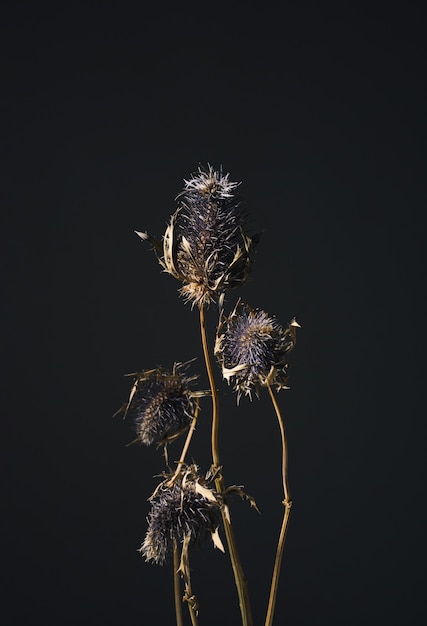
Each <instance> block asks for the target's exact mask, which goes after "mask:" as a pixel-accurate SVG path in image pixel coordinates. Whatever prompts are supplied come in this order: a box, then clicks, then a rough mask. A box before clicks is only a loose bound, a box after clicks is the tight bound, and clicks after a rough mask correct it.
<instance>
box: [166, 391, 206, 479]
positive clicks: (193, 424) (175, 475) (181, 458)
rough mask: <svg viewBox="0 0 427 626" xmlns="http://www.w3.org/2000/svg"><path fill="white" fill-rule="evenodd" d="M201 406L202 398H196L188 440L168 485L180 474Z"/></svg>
mask: <svg viewBox="0 0 427 626" xmlns="http://www.w3.org/2000/svg"><path fill="white" fill-rule="evenodd" d="M199 408H200V400H199V398H196V408H195V410H194V415H193V421H192V422H191V425H190V428H189V430H188V433H187V437H186V440H185V443H184V447H183V449H182V452H181V456H180V459H179V461H178V464H177V467H176V470H175V473H174V475H173V476H172V478H171V479H170V480H169V481H168V483H167V486H168V487H172V485H173V484H174V482H175V480H176V479H177V477H178V476H179V473H180V471H181V466H182V465H184V462H185V456H186V454H187V452H188V448H189V446H190V441H191V437H192V436H193V433H194V430H195V428H196V422H197V418H198V416H199Z"/></svg>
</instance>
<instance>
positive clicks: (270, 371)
mask: <svg viewBox="0 0 427 626" xmlns="http://www.w3.org/2000/svg"><path fill="white" fill-rule="evenodd" d="M299 327H300V326H299V324H298V323H297V321H296V320H295V319H293V320H292V321H291V322H290V324H289V325H288V327H287V328H286V329H283V328H282V327H281V326H280V324H279V323H278V322H277V320H276V319H275V318H274V317H272V316H270V315H268V313H266V312H265V311H262V310H259V309H256V310H253V309H251V308H250V307H248V306H247V305H243V304H242V303H241V302H240V301H239V302H238V303H237V305H236V307H235V309H234V311H233V312H232V313H231V315H229V316H228V317H224V316H221V319H220V323H219V326H218V331H217V338H216V345H215V355H216V357H217V359H218V362H219V364H220V366H221V368H222V374H223V376H224V378H225V379H226V380H227V381H228V382H229V383H230V380H231V379H233V381H234V390H235V391H236V392H237V398H238V400H239V399H240V397H241V396H242V395H247V396H249V397H250V398H252V391H255V393H256V394H257V388H258V386H259V385H261V386H265V385H266V384H267V383H268V384H270V385H274V386H275V387H276V388H277V389H278V390H279V389H283V388H286V385H287V368H288V364H287V362H286V355H287V353H288V352H289V351H290V350H292V348H293V347H294V346H295V343H296V329H297V328H299Z"/></svg>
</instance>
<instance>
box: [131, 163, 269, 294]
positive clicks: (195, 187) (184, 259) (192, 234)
mask: <svg viewBox="0 0 427 626" xmlns="http://www.w3.org/2000/svg"><path fill="white" fill-rule="evenodd" d="M184 182H185V186H184V190H183V191H182V193H181V194H179V196H178V198H179V199H180V203H179V206H178V209H177V210H176V211H175V213H174V214H173V215H172V216H171V219H170V222H169V225H168V227H167V229H166V232H165V235H164V237H163V246H162V244H161V243H160V242H158V241H156V240H155V239H154V238H153V237H151V236H150V235H148V234H147V233H141V232H137V234H138V235H139V236H140V237H141V238H142V239H144V240H148V241H150V242H151V243H152V244H153V246H154V247H155V248H156V249H157V252H158V258H159V261H160V263H161V265H162V266H163V267H164V269H165V271H166V272H168V273H169V274H171V275H172V276H174V277H175V278H177V279H179V280H181V281H182V282H183V283H184V286H183V287H182V288H181V290H180V291H181V294H182V295H183V296H184V297H185V298H186V299H187V300H188V301H191V302H192V303H193V304H198V305H204V304H209V303H210V302H211V301H212V300H214V299H217V298H218V299H222V298H223V296H224V294H225V292H226V291H227V290H229V289H232V288H233V287H236V286H238V285H240V284H242V283H243V282H245V280H246V279H247V277H248V275H249V272H250V268H251V263H252V260H251V255H252V251H253V247H254V246H255V244H256V243H257V241H258V239H259V236H258V235H255V236H253V237H249V236H248V235H247V234H246V233H245V230H244V229H245V227H246V224H247V213H246V210H245V209H244V207H243V205H242V203H241V201H240V199H239V198H238V197H237V195H236V188H237V187H238V185H239V183H235V182H232V181H230V180H229V174H225V175H223V174H222V171H221V170H220V171H219V172H218V171H215V170H214V169H213V168H212V167H211V166H209V167H208V169H207V170H203V169H201V168H199V172H198V174H195V175H193V176H192V177H191V178H190V179H189V180H185V181H184Z"/></svg>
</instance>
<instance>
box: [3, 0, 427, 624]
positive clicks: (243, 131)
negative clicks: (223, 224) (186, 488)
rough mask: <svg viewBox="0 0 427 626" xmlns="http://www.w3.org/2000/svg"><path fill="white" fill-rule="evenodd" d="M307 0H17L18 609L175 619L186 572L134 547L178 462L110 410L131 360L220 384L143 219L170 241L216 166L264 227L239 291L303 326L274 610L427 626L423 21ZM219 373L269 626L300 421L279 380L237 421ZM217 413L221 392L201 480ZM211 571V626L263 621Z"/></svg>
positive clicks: (254, 589)
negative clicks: (189, 198) (170, 465)
mask: <svg viewBox="0 0 427 626" xmlns="http://www.w3.org/2000/svg"><path fill="white" fill-rule="evenodd" d="M294 4H295V3H292V4H290V3H287V2H285V3H283V4H282V8H281V9H280V11H279V10H278V8H277V6H274V5H271V6H268V5H266V4H265V5H263V6H262V7H255V6H252V7H250V6H247V4H246V3H240V2H234V3H232V4H230V5H226V4H224V5H219V4H216V5H212V4H211V5H202V4H198V5H191V6H190V5H189V4H185V3H184V4H183V5H182V6H180V7H176V6H175V8H173V9H171V8H170V7H167V6H164V5H160V4H158V5H157V6H154V7H145V8H142V4H141V3H130V2H122V3H111V5H108V6H107V3H101V2H85V3H79V2H74V3H72V4H70V5H67V4H66V3H65V4H64V3H51V4H50V3H44V2H42V3H24V2H13V3H12V2H10V3H9V2H5V3H2V7H3V8H2V18H1V29H2V36H1V43H0V45H1V49H2V64H3V65H2V86H1V101H2V126H3V130H2V137H1V151H2V167H1V173H0V176H1V194H2V198H3V199H2V202H1V204H2V218H6V222H5V224H4V225H3V229H2V238H3V243H2V253H3V262H2V265H1V274H2V292H3V294H4V305H3V307H2V309H3V314H4V321H3V323H2V328H1V332H2V339H1V341H2V350H1V351H2V356H3V359H4V365H5V367H4V371H3V374H2V380H3V383H4V385H3V387H4V389H3V392H2V407H3V410H2V431H3V435H2V439H1V446H2V448H3V451H2V456H1V459H2V465H3V469H2V473H1V477H2V486H3V493H4V496H3V498H2V499H3V503H4V512H3V514H2V517H1V520H2V524H3V525H4V530H3V534H2V539H3V550H2V552H3V558H2V561H3V574H2V576H3V582H2V591H3V594H4V598H3V600H2V606H1V611H2V612H4V613H5V617H4V619H3V622H2V623H4V624H7V625H10V626H12V625H15V624H20V623H26V624H36V625H37V624H43V625H44V626H50V625H54V624H55V625H57V624H61V625H64V626H68V625H71V624H72V625H75V624H81V625H83V626H84V625H86V624H102V625H103V626H108V625H116V624H126V625H129V626H131V625H133V624H150V623H159V624H172V623H174V611H173V602H172V578H171V570H170V568H169V567H164V568H158V567H155V566H151V565H148V564H146V563H145V562H144V560H143V559H142V558H141V556H140V555H139V554H138V552H137V548H138V547H139V546H140V544H141V542H142V540H143V537H144V533H145V529H146V521H145V517H146V515H147V513H148V510H149V506H148V503H147V501H146V498H147V497H148V496H149V494H150V493H151V491H152V489H153V488H154V486H155V484H156V479H154V478H153V477H154V475H155V474H158V473H159V472H160V471H162V469H163V465H162V459H161V457H160V455H159V453H158V452H156V451H155V450H151V449H146V448H142V447H139V446H130V447H127V446H126V444H127V443H129V442H130V441H131V440H132V439H133V432H132V426H131V424H130V423H128V422H126V421H125V422H123V421H122V420H121V419H120V418H116V419H113V418H112V414H113V413H114V411H115V410H116V409H117V408H118V407H119V406H120V405H121V403H122V402H123V401H124V400H125V399H126V397H127V394H128V391H129V381H128V380H127V379H125V378H124V377H123V374H125V373H127V372H131V371H135V370H138V369H145V368H151V367H154V366H155V365H164V366H171V365H172V363H173V362H174V361H185V360H188V359H191V358H193V357H197V362H196V363H197V365H195V366H194V368H195V369H197V370H198V371H200V372H201V377H200V386H201V387H205V386H206V385H207V383H206V377H205V375H204V374H203V367H202V358H201V347H200V338H199V334H198V316H197V312H196V310H193V311H192V310H191V307H190V306H189V305H185V304H184V303H183V302H182V301H181V300H180V299H179V297H178V295H177V288H178V284H177V283H176V282H175V281H174V280H173V279H172V278H170V277H169V276H166V275H162V274H161V272H160V267H159V265H158V264H157V262H156V261H155V258H154V256H153V255H152V253H151V252H149V251H148V249H147V247H146V246H144V245H143V244H142V243H141V242H140V241H139V240H138V238H137V237H136V236H135V235H134V233H133V230H134V229H137V230H148V231H149V232H151V233H153V234H157V235H158V236H160V235H161V234H162V233H163V231H164V228H165V224H166V220H167V218H168V216H169V215H170V213H171V212H173V210H174V208H175V202H174V198H175V196H176V195H177V193H178V192H179V191H180V190H181V188H182V184H183V179H184V178H186V177H188V175H189V174H190V173H191V172H194V171H195V170H196V169H197V167H198V165H199V164H202V165H203V164H206V163H207V162H209V163H212V164H213V165H214V166H216V167H218V166H220V165H222V166H223V168H224V170H225V171H229V172H231V178H232V179H233V180H241V181H243V182H242V186H241V191H242V194H243V195H244V198H245V200H246V203H247V205H248V207H249V209H250V211H251V215H252V218H253V230H255V231H256V230H262V231H264V234H263V237H262V240H261V243H260V245H259V247H258V251H257V255H256V263H255V267H254V271H253V273H252V275H251V279H250V281H249V283H248V284H247V285H246V286H245V287H244V288H242V289H241V290H239V292H236V293H234V294H230V296H229V297H228V300H227V303H226V306H228V307H230V306H232V305H233V303H234V301H235V298H236V297H237V296H239V295H241V296H242V297H243V298H244V300H245V301H246V302H248V303H249V304H251V305H252V306H255V307H262V308H264V309H266V310H267V311H269V312H271V313H274V314H276V315H277V316H278V318H279V319H280V320H281V321H282V322H283V323H286V322H288V321H289V320H290V319H291V318H292V317H293V316H294V315H296V316H297V319H298V320H299V322H300V323H301V325H302V329H301V331H300V333H299V343H298V346H297V348H296V350H295V352H294V353H293V355H292V371H291V380H290V382H291V390H290V391H287V392H283V393H282V394H281V395H280V404H281V407H282V409H283V412H284V415H285V419H286V426H287V432H288V439H289V455H290V460H289V463H290V467H289V471H290V481H291V489H292V496H293V501H294V507H293V510H292V517H291V522H290V528H289V534H288V539H287V543H286V547H285V555H284V561H283V569H282V576H281V581H280V590H279V598H278V604H277V613H276V622H275V623H277V624H289V625H290V626H291V625H292V626H297V625H300V624H301V625H303V624H304V625H312V624H318V625H320V624H327V625H328V626H331V625H332V624H339V625H342V624H346V625H359V624H361V623H363V624H378V623H387V624H389V625H391V624H396V625H397V624H403V623H406V624H409V623H419V620H420V616H421V615H422V613H423V610H424V602H425V601H424V590H423V574H422V572H423V569H424V568H425V566H424V560H423V556H424V554H425V553H424V522H425V517H424V509H423V504H422V498H423V491H424V488H423V487H424V482H423V474H424V469H425V444H424V441H425V439H424V433H425V426H424V422H425V413H423V411H422V409H421V407H420V391H419V389H420V385H421V384H422V380H423V379H422V376H421V369H420V366H421V348H420V341H421V328H420V321H421V315H420V309H419V306H417V305H416V301H415V295H416V294H417V292H422V289H423V286H424V283H423V282H422V277H423V273H422V263H421V254H420V252H421V245H422V243H421V242H422V239H423V238H424V235H423V230H422V228H421V220H420V214H421V212H422V211H423V209H424V208H425V199H426V197H425V189H424V188H423V184H422V183H423V181H422V174H423V172H424V168H423V166H425V160H424V164H423V160H422V157H423V154H424V159H425V153H423V148H424V143H423V142H424V138H425V98H424V96H425V91H424V90H425V78H424V75H423V71H422V69H423V65H424V61H425V57H424V53H425V49H424V48H423V43H424V41H423V37H424V28H425V23H424V22H423V21H422V18H421V14H417V13H416V12H414V11H413V10H412V9H411V8H406V9H405V10H404V13H402V12H401V10H400V9H399V10H398V9H397V8H396V9H392V8H390V7H389V8H388V9H387V10H386V11H385V12H384V11H383V10H382V9H381V7H380V6H379V5H378V7H377V8H376V7H375V4H369V5H366V6H365V7H364V6H362V5H361V4H360V3H350V4H349V5H348V6H347V3H344V4H345V5H346V6H345V8H342V6H341V5H342V3H340V4H337V5H336V6H333V5H328V6H324V4H323V3H299V5H298V8H295V6H293V5H294ZM420 301H421V300H420ZM215 317H216V311H215V308H212V309H211V310H210V314H209V328H210V331H211V333H212V332H213V330H214V324H215ZM217 375H218V385H220V388H221V391H222V393H223V398H222V404H221V407H222V411H223V419H222V422H221V430H220V446H221V455H222V461H223V463H224V466H225V470H224V471H225V477H226V481H227V482H228V483H229V484H231V483H238V484H244V485H245V487H246V489H247V491H248V492H249V493H251V494H252V495H254V496H255V498H256V500H257V503H258V505H259V507H260V509H261V515H260V516H258V514H257V513H255V512H254V511H252V510H251V509H250V508H249V507H248V505H247V504H244V503H241V502H240V501H239V500H236V501H233V503H232V505H233V506H232V512H233V519H234V522H235V528H236V533H237V537H238V542H239V547H240V550H241V554H242V560H243V563H244V567H245V570H246V574H247V577H248V581H249V589H250V592H251V595H252V601H253V612H254V619H255V623H256V624H261V623H263V616H264V612H265V606H266V601H267V592H268V586H269V578H270V574H271V568H272V561H273V557H274V550H275V544H276V538H277V534H278V530H279V527H280V520H281V514H282V511H281V505H280V499H281V492H280V490H281V483H280V443H279V434H278V428H277V424H276V421H275V417H274V414H273V412H272V409H271V406H270V405H269V402H268V399H267V397H266V396H265V395H264V396H262V397H261V399H260V400H259V401H254V402H252V403H249V402H248V401H242V402H241V406H240V408H239V409H237V408H236V407H235V399H234V397H233V395H232V393H231V391H230V390H229V389H228V388H227V387H226V385H225V384H223V383H221V381H220V377H219V371H217ZM209 420H210V416H209V405H208V403H205V405H204V408H203V411H202V416H201V419H200V425H199V429H198V431H197V437H196V440H195V443H194V448H193V455H194V458H195V460H196V461H197V462H198V463H200V465H201V466H202V468H203V470H205V469H207V467H208V465H209V461H210V459H209V454H208V453H207V452H206V451H205V446H206V443H207V441H208V440H209ZM178 453H179V446H177V447H175V448H174V447H173V448H172V449H171V454H172V456H173V455H174V454H175V455H177V454H178ZM193 583H194V588H195V592H196V593H197V595H198V596H199V599H200V604H201V609H200V623H201V625H202V626H209V624H214V623H217V622H218V620H219V619H220V620H222V621H223V623H226V624H232V623H233V624H237V623H239V613H238V608H237V601H236V595H235V591H234V588H233V582H232V577H231V574H230V567H229V564H228V562H227V559H226V557H224V556H223V555H221V554H220V553H219V552H218V551H214V550H213V549H212V548H211V546H209V545H208V546H206V547H205V549H204V550H203V551H202V552H201V553H196V554H195V556H194V561H193Z"/></svg>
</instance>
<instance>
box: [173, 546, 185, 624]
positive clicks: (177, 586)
mask: <svg viewBox="0 0 427 626" xmlns="http://www.w3.org/2000/svg"><path fill="white" fill-rule="evenodd" d="M173 591H174V597H175V615H176V626H183V624H184V622H183V621H182V596H181V576H180V574H179V554H178V546H177V543H176V540H174V543H173Z"/></svg>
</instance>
